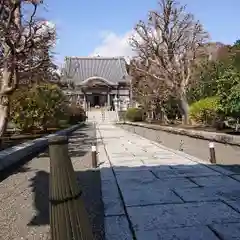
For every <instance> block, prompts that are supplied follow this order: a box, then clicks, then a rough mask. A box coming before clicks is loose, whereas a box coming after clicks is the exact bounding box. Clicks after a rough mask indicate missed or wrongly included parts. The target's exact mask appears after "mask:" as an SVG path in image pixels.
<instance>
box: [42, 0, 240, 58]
mask: <svg viewBox="0 0 240 240" xmlns="http://www.w3.org/2000/svg"><path fill="white" fill-rule="evenodd" d="M180 1H181V3H183V4H187V6H188V8H187V9H188V10H189V11H190V12H192V13H193V14H194V15H195V16H196V18H197V19H199V20H200V21H201V23H202V24H203V25H204V26H205V28H206V30H208V31H209V33H210V36H211V39H212V40H213V41H219V42H223V43H232V42H234V41H235V40H236V39H238V38H240V30H239V23H240V13H239V9H240V0H228V1H224V0H180ZM70 3H71V4H70ZM156 7H157V0H121V1H118V0H85V1H82V0H71V1H70V0H45V8H46V9H47V10H42V11H41V13H40V14H41V16H44V17H45V18H47V19H48V20H51V21H53V22H55V23H56V26H57V33H58V38H59V40H58V43H57V47H56V50H55V51H56V53H57V59H59V60H60V61H62V59H63V58H64V56H88V55H89V54H92V53H96V54H100V55H111V56H114V55H128V52H129V47H128V46H127V44H126V40H127V38H128V36H129V35H128V34H129V32H130V31H131V30H132V28H133V26H134V24H135V23H136V22H137V21H138V20H139V19H144V18H145V17H146V14H147V12H148V10H151V9H155V8H156Z"/></svg>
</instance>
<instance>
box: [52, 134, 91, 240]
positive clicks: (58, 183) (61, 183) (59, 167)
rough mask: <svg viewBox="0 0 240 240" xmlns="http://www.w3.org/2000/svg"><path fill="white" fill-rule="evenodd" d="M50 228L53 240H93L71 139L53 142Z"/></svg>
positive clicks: (56, 139)
mask: <svg viewBox="0 0 240 240" xmlns="http://www.w3.org/2000/svg"><path fill="white" fill-rule="evenodd" d="M49 154H50V184H49V185H50V189H49V198H50V199H49V200H50V226H51V239H52V240H73V239H74V240H88V239H89V240H92V239H93V235H92V229H91V227H90V223H89V219H88V214H87V211H86V209H85V206H84V202H83V200H82V198H81V195H82V191H81V190H80V189H79V187H78V184H77V180H76V177H75V172H74V170H73V165H72V162H71V159H70V157H69V155H68V138H67V136H54V137H52V138H51V139H49Z"/></svg>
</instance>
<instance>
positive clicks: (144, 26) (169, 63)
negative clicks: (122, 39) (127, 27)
mask: <svg viewBox="0 0 240 240" xmlns="http://www.w3.org/2000/svg"><path fill="white" fill-rule="evenodd" d="M159 8H160V9H159V10H158V11H150V12H149V17H148V20H147V21H146V22H144V21H140V22H139V23H138V24H137V25H136V27H135V34H134V36H133V37H132V39H131V45H132V46H133V49H134V50H135V51H136V52H137V53H138V57H140V58H142V59H145V61H146V64H147V65H148V66H149V69H148V71H146V70H144V69H142V68H139V67H138V66H136V69H137V70H138V71H140V72H142V73H143V74H146V75H147V76H151V77H153V78H154V79H156V80H157V81H163V82H164V83H165V84H166V85H167V87H168V88H169V89H170V90H171V92H173V93H174V95H175V96H176V98H177V99H178V100H179V110H180V111H181V113H182V117H183V119H184V122H185V123H187V122H188V102H187V98H186V90H187V86H188V84H189V82H190V80H191V77H192V72H193V69H194V67H195V64H196V62H197V61H196V58H197V55H198V54H200V53H201V50H202V49H203V47H204V43H205V41H206V40H207V39H208V34H207V32H205V31H204V29H203V27H202V25H201V24H200V23H199V22H198V21H195V20H194V16H193V15H192V14H189V13H186V12H185V10H186V7H185V6H181V5H180V3H179V2H177V1H176V0H160V1H159Z"/></svg>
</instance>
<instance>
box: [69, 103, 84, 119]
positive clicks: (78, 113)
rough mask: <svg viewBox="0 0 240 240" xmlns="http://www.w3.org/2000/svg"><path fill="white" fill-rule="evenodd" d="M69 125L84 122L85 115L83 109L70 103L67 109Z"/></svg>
mask: <svg viewBox="0 0 240 240" xmlns="http://www.w3.org/2000/svg"><path fill="white" fill-rule="evenodd" d="M68 115H69V123H70V124H77V123H79V122H83V121H85V120H86V118H87V117H86V113H85V111H84V109H83V108H82V107H81V106H80V105H77V104H75V103H72V104H71V105H70V106H69V109H68Z"/></svg>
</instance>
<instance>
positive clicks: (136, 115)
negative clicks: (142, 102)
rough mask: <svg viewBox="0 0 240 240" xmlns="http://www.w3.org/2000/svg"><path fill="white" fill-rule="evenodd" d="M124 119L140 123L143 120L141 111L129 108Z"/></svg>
mask: <svg viewBox="0 0 240 240" xmlns="http://www.w3.org/2000/svg"><path fill="white" fill-rule="evenodd" d="M126 119H127V120H129V121H131V122H140V121H142V120H143V110H142V109H139V108H129V109H128V110H127V112H126Z"/></svg>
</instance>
